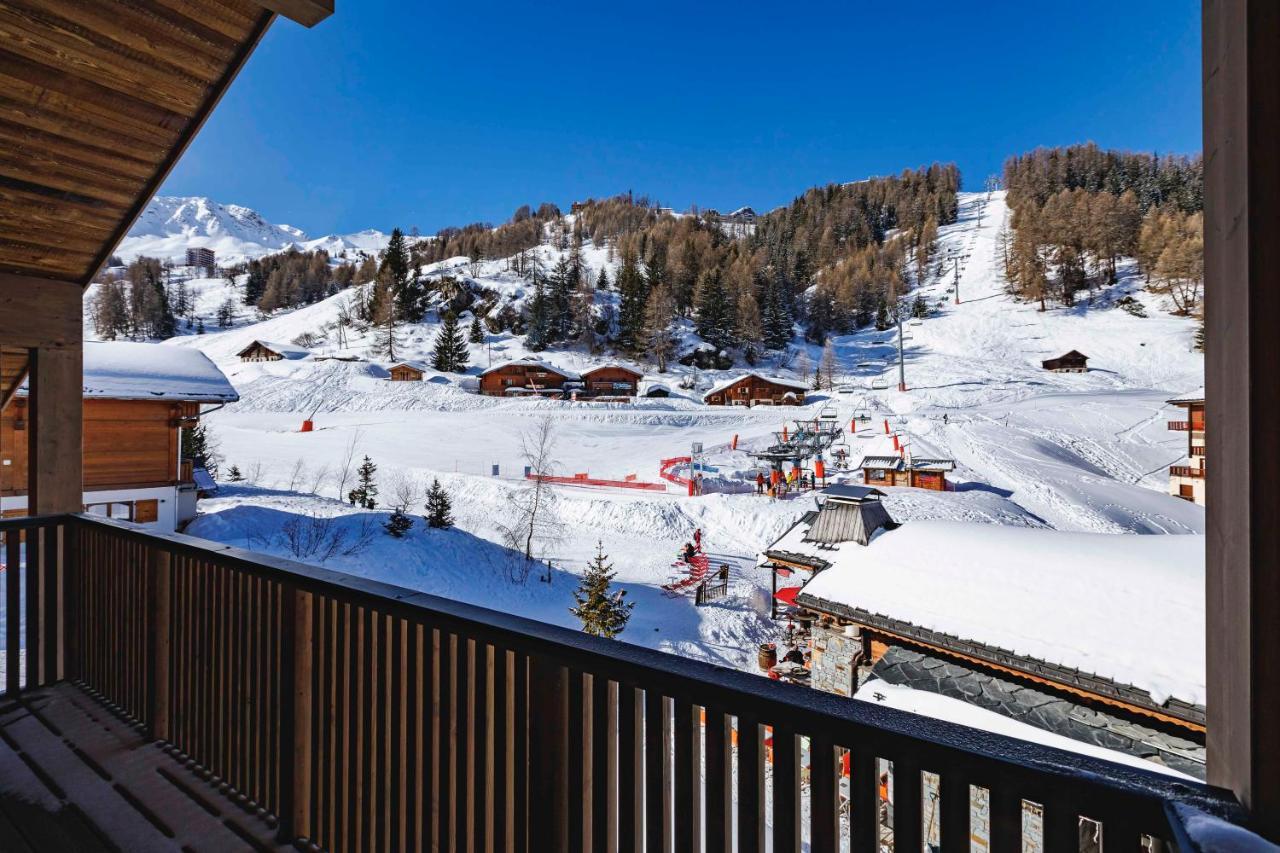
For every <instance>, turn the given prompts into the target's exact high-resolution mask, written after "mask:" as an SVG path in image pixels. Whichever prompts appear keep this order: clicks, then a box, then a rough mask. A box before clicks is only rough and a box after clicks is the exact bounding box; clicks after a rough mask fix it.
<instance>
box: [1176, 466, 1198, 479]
mask: <svg viewBox="0 0 1280 853" xmlns="http://www.w3.org/2000/svg"><path fill="white" fill-rule="evenodd" d="M1169 475H1170V476H1171V477H1194V478H1196V479H1199V480H1203V479H1204V469H1203V468H1196V467H1194V466H1192V465H1170V466H1169Z"/></svg>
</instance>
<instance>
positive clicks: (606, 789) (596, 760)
mask: <svg viewBox="0 0 1280 853" xmlns="http://www.w3.org/2000/svg"><path fill="white" fill-rule="evenodd" d="M609 694H610V690H609V679H607V678H606V677H605V676H604V675H602V674H599V673H596V674H595V675H593V676H592V677H591V812H590V820H591V851H592V853H608V851H609V845H610V842H611V841H612V838H611V835H610V832H609V829H610V825H609V814H610V812H611V811H612V804H611V803H610V799H609V794H610V792H611V791H612V790H613V787H614V786H613V785H612V784H611V774H612V773H613V772H614V771H615V770H616V769H617V768H616V767H610V752H611V749H610V743H611V742H612V740H613V738H612V734H613V732H612V729H611V727H610V725H609V717H610V704H611V703H610V702H609Z"/></svg>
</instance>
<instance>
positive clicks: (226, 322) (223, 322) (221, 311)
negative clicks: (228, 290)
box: [218, 296, 236, 329]
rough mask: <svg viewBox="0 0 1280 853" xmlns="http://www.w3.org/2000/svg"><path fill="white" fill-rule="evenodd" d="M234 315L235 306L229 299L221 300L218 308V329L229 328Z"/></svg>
mask: <svg viewBox="0 0 1280 853" xmlns="http://www.w3.org/2000/svg"><path fill="white" fill-rule="evenodd" d="M235 313H236V304H235V302H234V301H232V299H231V297H230V296H228V297H227V298H226V299H224V300H222V304H221V305H219V306H218V328H219V329H226V328H228V327H230V325H231V322H232V318H234V317H235Z"/></svg>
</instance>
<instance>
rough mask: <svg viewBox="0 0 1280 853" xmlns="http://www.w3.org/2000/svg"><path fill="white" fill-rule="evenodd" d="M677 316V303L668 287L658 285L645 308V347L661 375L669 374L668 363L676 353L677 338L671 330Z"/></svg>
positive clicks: (651, 293) (650, 294)
mask: <svg viewBox="0 0 1280 853" xmlns="http://www.w3.org/2000/svg"><path fill="white" fill-rule="evenodd" d="M675 314H676V302H675V299H673V298H672V297H671V291H670V290H668V289H667V286H666V285H658V286H657V287H655V288H654V289H653V290H652V291H650V293H649V303H648V305H646V306H645V323H644V325H645V329H644V336H645V347H646V349H647V350H648V353H649V357H650V358H652V359H653V361H654V363H655V364H657V366H658V372H659V373H666V372H667V362H669V361H670V360H671V356H672V355H673V354H674V353H675V348H676V338H675V335H674V334H673V333H672V329H671V323H672V321H673V320H674V319H675Z"/></svg>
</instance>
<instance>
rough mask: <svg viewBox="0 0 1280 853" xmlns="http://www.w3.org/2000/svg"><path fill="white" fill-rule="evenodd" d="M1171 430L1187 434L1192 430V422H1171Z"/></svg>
mask: <svg viewBox="0 0 1280 853" xmlns="http://www.w3.org/2000/svg"><path fill="white" fill-rule="evenodd" d="M1169 429H1171V430H1174V431H1175V432H1186V431H1187V430H1189V429H1191V422H1190V421H1169Z"/></svg>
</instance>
